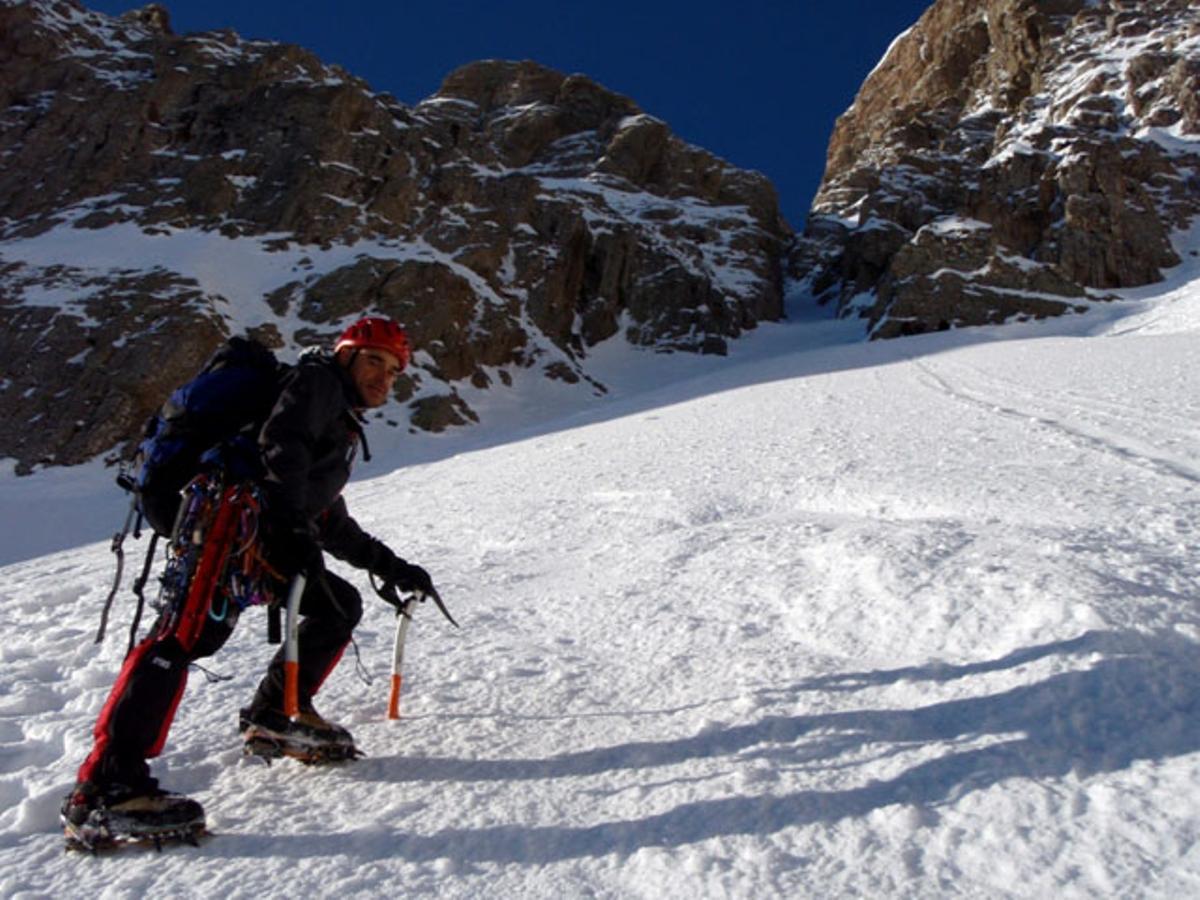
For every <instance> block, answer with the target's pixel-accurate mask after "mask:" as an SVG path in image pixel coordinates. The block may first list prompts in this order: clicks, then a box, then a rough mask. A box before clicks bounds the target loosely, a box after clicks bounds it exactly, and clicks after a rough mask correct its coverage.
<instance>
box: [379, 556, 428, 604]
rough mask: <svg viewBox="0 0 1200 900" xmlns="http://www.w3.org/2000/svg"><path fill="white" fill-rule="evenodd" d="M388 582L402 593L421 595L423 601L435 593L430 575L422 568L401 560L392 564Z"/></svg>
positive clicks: (398, 559)
mask: <svg viewBox="0 0 1200 900" xmlns="http://www.w3.org/2000/svg"><path fill="white" fill-rule="evenodd" d="M387 580H388V581H390V582H391V583H392V584H394V585H395V586H396V587H397V588H398V589H399V590H400V592H401V593H404V594H420V595H421V599H422V600H424V599H425V595H427V594H432V593H434V588H433V579H432V578H430V577H429V573H428V572H426V571H425V570H424V569H422V568H421V567H420V566H414V565H413V564H412V563H406V562H405V561H404V560H402V559H400V558H397V559H396V561H395V562H394V563H393V564H392V567H391V571H390V572H388V576H387Z"/></svg>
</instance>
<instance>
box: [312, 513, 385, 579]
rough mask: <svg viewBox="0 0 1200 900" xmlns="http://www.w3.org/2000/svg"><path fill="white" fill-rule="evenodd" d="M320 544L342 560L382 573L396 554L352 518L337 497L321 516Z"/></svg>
mask: <svg viewBox="0 0 1200 900" xmlns="http://www.w3.org/2000/svg"><path fill="white" fill-rule="evenodd" d="M321 546H322V547H324V548H325V549H326V550H328V551H329V552H330V553H332V554H333V555H334V556H336V557H337V558H338V559H340V560H342V562H346V563H349V564H350V565H352V566H354V567H355V568H356V569H365V570H367V571H369V572H375V573H376V574H378V575H380V576H381V577H386V575H387V573H388V572H389V571H390V570H391V568H392V565H393V563H394V560H395V558H396V554H394V553H393V552H392V551H391V550H389V549H388V548H387V546H386V545H385V544H384V543H383V542H382V541H379V540H376V539H375V538H373V537H371V535H369V534H367V533H366V532H365V531H363V530H362V527H361V526H359V524H358V523H357V522H356V521H354V517H353V516H351V515H350V513H349V512H348V511H347V509H346V501H345V500H343V499H342V498H341V497H338V499H337V500H336V501H335V502H334V504H333V506H331V507H330V508H329V510H328V512H326V513H325V515H324V516H322V517H321Z"/></svg>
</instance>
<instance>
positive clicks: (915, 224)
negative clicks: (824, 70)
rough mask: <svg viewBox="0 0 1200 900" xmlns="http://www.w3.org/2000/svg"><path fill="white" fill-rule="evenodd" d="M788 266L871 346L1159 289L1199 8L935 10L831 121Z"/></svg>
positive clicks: (1196, 186) (1186, 127)
mask: <svg viewBox="0 0 1200 900" xmlns="http://www.w3.org/2000/svg"><path fill="white" fill-rule="evenodd" d="M812 211H813V216H812V217H811V219H810V221H809V223H808V225H807V227H806V230H805V234H804V236H803V239H802V240H800V241H798V243H797V247H796V252H795V256H794V258H793V265H794V266H795V269H796V271H797V272H798V273H799V274H800V275H801V276H802V277H805V278H807V279H808V283H809V285H810V287H811V289H812V290H813V291H814V292H815V293H816V294H818V295H819V296H820V297H822V298H823V299H824V300H828V301H831V302H834V303H836V304H837V305H838V307H839V309H840V310H841V312H842V313H843V314H846V315H863V316H865V317H866V318H867V319H868V323H869V327H870V329H871V334H872V336H875V337H892V336H896V335H902V334H912V333H919V332H925V331H931V330H939V329H944V328H947V327H952V326H957V325H975V324H984V323H992V322H1002V321H1006V320H1008V319H1011V318H1014V317H1018V318H1019V317H1028V316H1037V317H1040V316H1045V315H1054V314H1059V313H1062V312H1065V311H1069V310H1071V309H1075V308H1081V306H1082V305H1083V304H1086V303H1087V302H1089V301H1090V300H1093V299H1099V298H1103V297H1104V296H1105V291H1106V289H1113V288H1121V287H1129V286H1134V285H1141V284H1146V283H1149V282H1153V281H1156V280H1158V279H1159V278H1160V277H1161V271H1162V270H1163V269H1164V268H1165V267H1170V266H1173V265H1175V264H1177V263H1178V261H1179V259H1178V256H1177V252H1176V249H1175V248H1174V247H1173V244H1172V235H1173V233H1174V232H1175V231H1176V230H1177V229H1182V228H1185V227H1187V226H1188V224H1189V223H1190V222H1191V221H1192V220H1193V219H1194V218H1195V217H1196V216H1197V215H1200V6H1198V5H1197V4H1196V3H1195V2H1194V0H937V2H936V3H934V4H933V5H932V6H931V7H930V8H929V10H928V11H927V12H926V13H925V14H924V15H923V16H922V17H921V19H920V20H919V21H918V22H917V23H916V25H915V26H913V27H912V28H911V29H910V30H908V31H907V32H906V33H904V34H903V35H901V36H900V37H899V38H898V39H897V40H896V41H895V42H894V43H893V45H892V46H891V48H890V49H889V51H888V52H887V54H886V55H885V57H884V58H883V60H882V61H881V62H880V63H879V65H878V66H877V67H876V69H875V70H874V71H873V72H872V73H871V75H870V76H869V77H868V78H867V80H866V82H865V83H864V84H863V86H862V88H861V90H860V91H859V94H858V96H857V98H856V99H855V102H854V104H853V106H852V107H851V108H850V109H849V110H848V111H847V112H846V113H845V114H844V115H843V116H842V117H841V118H840V119H839V120H838V122H837V126H836V128H835V131H834V134H833V137H832V140H831V142H830V144H829V151H828V158H827V166H826V171H825V177H824V180H823V182H822V184H821V187H820V191H819V193H818V195H817V197H816V199H815V201H814V204H813V208H812Z"/></svg>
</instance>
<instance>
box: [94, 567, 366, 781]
mask: <svg viewBox="0 0 1200 900" xmlns="http://www.w3.org/2000/svg"><path fill="white" fill-rule="evenodd" d="M322 580H323V581H324V582H325V583H326V584H328V588H329V589H328V590H326V589H325V586H324V585H323V584H322ZM300 612H301V615H302V616H303V617H304V618H303V619H302V621H301V623H300V629H299V651H300V653H299V655H300V660H299V662H300V679H299V680H300V691H299V694H300V707H301V709H305V708H309V707H311V705H312V697H313V695H314V694H315V693H316V692H317V690H318V689H319V688H320V686H321V684H322V682H324V680H325V678H326V677H327V676H328V675H329V673H330V672H331V671H332V670H333V668H334V666H336V665H337V662H338V660H339V659H341V656H342V652H343V651H344V650H345V648H346V644H347V643H349V641H350V636H351V634H352V632H353V631H354V627H355V626H356V625H357V624H358V621H359V619H360V618H361V617H362V598H361V597H360V596H359V593H358V591H357V590H356V589H355V588H354V586H353V585H351V584H350V583H348V582H347V581H345V580H344V579H342V578H339V577H338V576H336V575H334V574H332V573H325V575H324V577H323V579H312V580H310V581H309V582H308V583H307V585H306V586H305V589H304V593H303V594H302V595H301V599H300ZM235 622H236V616H234V617H233V618H232V620H231V619H230V617H228V616H226V617H223V618H222V619H221V620H220V621H218V620H217V619H214V618H213V617H212V615H211V614H209V613H208V611H205V620H204V625H203V627H202V628H201V629H200V632H199V635H198V637H196V639H195V641H194V642H193V643H192V644H191V646H190V647H188V646H185V642H184V641H183V640H181V634H180V631H181V629H179V628H178V627H177V628H175V629H173V630H172V631H170V632H169V633H166V634H163V633H161V630H162V622H161V621H160V622H159V623H158V624H156V626H155V629H154V631H153V632H152V633H151V635H150V636H149V637H147V638H145V639H144V640H143V641H142V642H141V643H139V644H138V645H137V646H136V647H134V648H133V650H132V652H130V654H129V655H128V656H127V657H126V658H125V663H124V665H122V667H121V671H120V674H118V676H117V680H116V682H115V683H114V684H113V687H112V690H111V691H110V692H109V696H108V700H107V701H106V702H105V704H104V708H103V709H102V710H101V712H100V717H99V719H97V721H96V727H95V729H94V730H93V735H94V737H95V744H94V745H93V747H92V751H91V753H90V754H88V757H87V759H86V760H84V763H83V765H82V766H81V767H80V769H79V775H78V780H79V781H80V782H92V783H94V784H97V785H104V784H111V783H119V784H123V785H126V786H128V787H131V788H134V789H136V790H142V789H150V788H153V787H154V786H155V781H154V779H152V778H151V777H150V767H149V766H148V765H147V763H146V760H148V759H152V758H153V757H155V756H157V755H158V754H159V753H161V752H162V748H163V744H164V743H165V742H166V739H167V732H168V731H169V730H170V727H171V722H172V721H173V720H174V718H175V710H176V708H177V707H178V705H179V701H180V699H181V698H182V696H183V690H184V687H185V686H186V685H187V675H188V665H189V664H190V663H191V662H192V661H194V660H197V659H201V658H203V657H205V656H211V655H212V654H213V653H216V652H217V650H219V649H220V648H221V646H222V645H224V643H225V642H226V641H227V640H228V639H229V635H230V634H232V633H233V626H234V624H235ZM252 706H253V707H268V708H275V709H280V708H282V706H283V651H282V650H280V652H279V653H277V654H276V656H275V658H274V659H273V660H272V661H271V664H270V666H268V668H267V673H266V675H265V676H264V677H263V680H262V682H261V683H260V684H259V686H258V691H257V692H256V694H255V696H254V701H253V703H252Z"/></svg>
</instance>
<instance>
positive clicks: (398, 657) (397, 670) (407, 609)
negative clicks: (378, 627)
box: [387, 594, 418, 719]
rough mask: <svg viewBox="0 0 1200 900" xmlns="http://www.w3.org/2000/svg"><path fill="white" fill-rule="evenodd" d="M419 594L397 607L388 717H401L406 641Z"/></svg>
mask: <svg viewBox="0 0 1200 900" xmlns="http://www.w3.org/2000/svg"><path fill="white" fill-rule="evenodd" d="M417 599H418V595H417V594H413V595H412V596H411V597H409V598H408V599H407V600H405V601H404V603H403V604H402V605H401V606H399V607H398V608H397V609H396V641H395V643H394V644H393V645H392V691H391V694H390V695H389V696H388V709H387V717H388V718H389V719H398V718H400V687H401V685H402V684H403V683H404V672H403V666H404V642H405V640H407V638H408V623H409V622H411V621H412V612H411V610H412V608H413V605H414V604H415V603H416V602H417Z"/></svg>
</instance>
